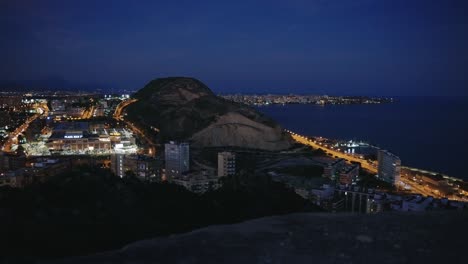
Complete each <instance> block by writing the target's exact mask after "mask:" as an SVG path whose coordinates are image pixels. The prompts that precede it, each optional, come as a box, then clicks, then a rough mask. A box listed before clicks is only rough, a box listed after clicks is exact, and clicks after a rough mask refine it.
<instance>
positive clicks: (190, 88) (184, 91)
mask: <svg viewBox="0 0 468 264" xmlns="http://www.w3.org/2000/svg"><path fill="white" fill-rule="evenodd" d="M134 96H135V98H136V99H138V101H137V102H136V103H134V104H132V105H130V106H129V107H128V108H127V114H128V118H129V119H130V120H132V121H133V122H136V123H138V124H140V125H141V126H143V127H151V126H152V127H157V128H159V129H160V135H159V136H160V138H161V140H162V141H163V142H164V141H167V140H191V141H192V143H193V145H195V146H235V147H245V148H252V149H264V150H271V151H275V150H282V149H287V148H289V147H290V146H291V145H292V140H291V138H290V136H289V135H288V134H286V133H284V132H283V131H282V128H281V127H280V126H279V125H278V124H277V123H276V122H275V121H273V120H272V119H270V118H268V117H266V116H264V115H263V114H261V113H259V112H257V111H256V110H255V109H253V108H250V107H248V106H245V105H241V104H237V103H233V102H231V101H227V100H225V99H223V98H220V97H217V96H216V95H215V94H214V93H213V92H212V91H211V90H210V89H209V88H208V87H207V86H206V85H205V84H203V83H202V82H200V81H198V80H196V79H193V78H186V77H171V78H162V79H156V80H153V81H151V82H149V83H148V84H147V85H146V86H145V87H144V88H143V89H141V90H139V91H138V92H137V93H136V94H135V95H134Z"/></svg>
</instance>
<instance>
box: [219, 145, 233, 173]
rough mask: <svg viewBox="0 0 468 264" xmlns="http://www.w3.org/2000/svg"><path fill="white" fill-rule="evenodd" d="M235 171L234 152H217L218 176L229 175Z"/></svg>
mask: <svg viewBox="0 0 468 264" xmlns="http://www.w3.org/2000/svg"><path fill="white" fill-rule="evenodd" d="M235 173H236V154H234V153H232V152H226V151H225V152H219V153H218V177H225V176H231V175H234V174H235Z"/></svg>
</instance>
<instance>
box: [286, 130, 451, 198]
mask: <svg viewBox="0 0 468 264" xmlns="http://www.w3.org/2000/svg"><path fill="white" fill-rule="evenodd" d="M286 132H288V133H289V134H291V136H292V138H293V139H294V140H296V141H297V142H299V143H301V144H304V145H307V146H311V147H313V148H316V149H321V150H323V151H325V152H327V153H329V154H331V155H333V156H334V157H335V156H336V157H339V158H342V159H345V160H347V161H349V162H359V163H360V164H361V167H362V168H364V169H366V170H368V171H370V172H371V173H375V174H377V163H376V164H375V165H374V164H369V163H368V161H367V160H364V159H361V158H358V157H355V156H352V155H349V154H346V153H343V152H340V151H338V150H336V149H331V148H328V147H325V146H323V145H321V143H317V142H316V141H314V140H313V139H311V138H308V137H306V136H303V135H299V134H296V133H294V132H292V131H289V130H286ZM405 170H406V169H405V168H403V169H402V172H401V177H400V181H401V183H402V184H403V185H404V186H409V187H410V190H408V191H410V192H412V193H415V194H420V195H423V196H432V197H436V198H444V197H443V196H442V195H440V194H437V193H434V192H433V191H432V190H431V189H429V188H428V187H424V186H422V185H420V184H419V183H417V182H414V181H413V180H412V179H410V178H409V177H406V176H405V174H407V173H406V171H405ZM401 183H400V184H401Z"/></svg>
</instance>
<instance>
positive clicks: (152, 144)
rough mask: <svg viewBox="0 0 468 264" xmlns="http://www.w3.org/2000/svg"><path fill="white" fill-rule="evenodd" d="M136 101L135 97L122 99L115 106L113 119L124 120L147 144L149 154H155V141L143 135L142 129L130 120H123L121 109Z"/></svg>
mask: <svg viewBox="0 0 468 264" xmlns="http://www.w3.org/2000/svg"><path fill="white" fill-rule="evenodd" d="M136 101H138V100H137V99H128V100H124V101H122V102H121V103H120V104H118V105H117V107H116V108H115V112H114V119H116V120H118V121H121V122H124V123H125V124H126V125H127V126H128V127H129V128H130V129H131V130H132V131H133V132H134V133H135V134H137V135H139V136H140V137H141V138H143V139H144V140H145V141H146V142H147V144H148V152H149V154H150V155H155V154H156V143H155V142H154V141H153V139H151V138H150V137H148V136H147V135H145V133H143V131H141V130H140V129H139V128H138V127H136V126H135V125H134V124H133V123H132V122H130V121H127V120H125V119H124V118H123V110H124V109H125V108H126V107H127V106H129V105H131V104H133V103H135V102H136ZM156 130H157V129H156Z"/></svg>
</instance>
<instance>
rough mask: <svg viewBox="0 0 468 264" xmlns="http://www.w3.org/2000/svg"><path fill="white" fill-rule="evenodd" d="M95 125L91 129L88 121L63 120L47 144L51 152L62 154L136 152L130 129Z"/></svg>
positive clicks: (55, 128)
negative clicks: (100, 127) (106, 127)
mask: <svg viewBox="0 0 468 264" xmlns="http://www.w3.org/2000/svg"><path fill="white" fill-rule="evenodd" d="M95 127H96V125H94V129H91V127H90V124H89V123H88V122H61V123H59V124H57V125H56V126H55V127H54V129H53V131H52V134H51V136H50V137H49V139H48V140H47V143H46V145H47V147H48V149H49V151H50V152H51V153H53V154H62V155H76V154H81V155H83V154H96V155H99V154H111V153H113V152H119V153H125V154H129V153H136V150H137V147H136V145H135V138H134V137H133V134H132V133H131V132H130V131H128V130H126V129H124V128H122V129H116V128H111V129H96V128H95Z"/></svg>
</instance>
